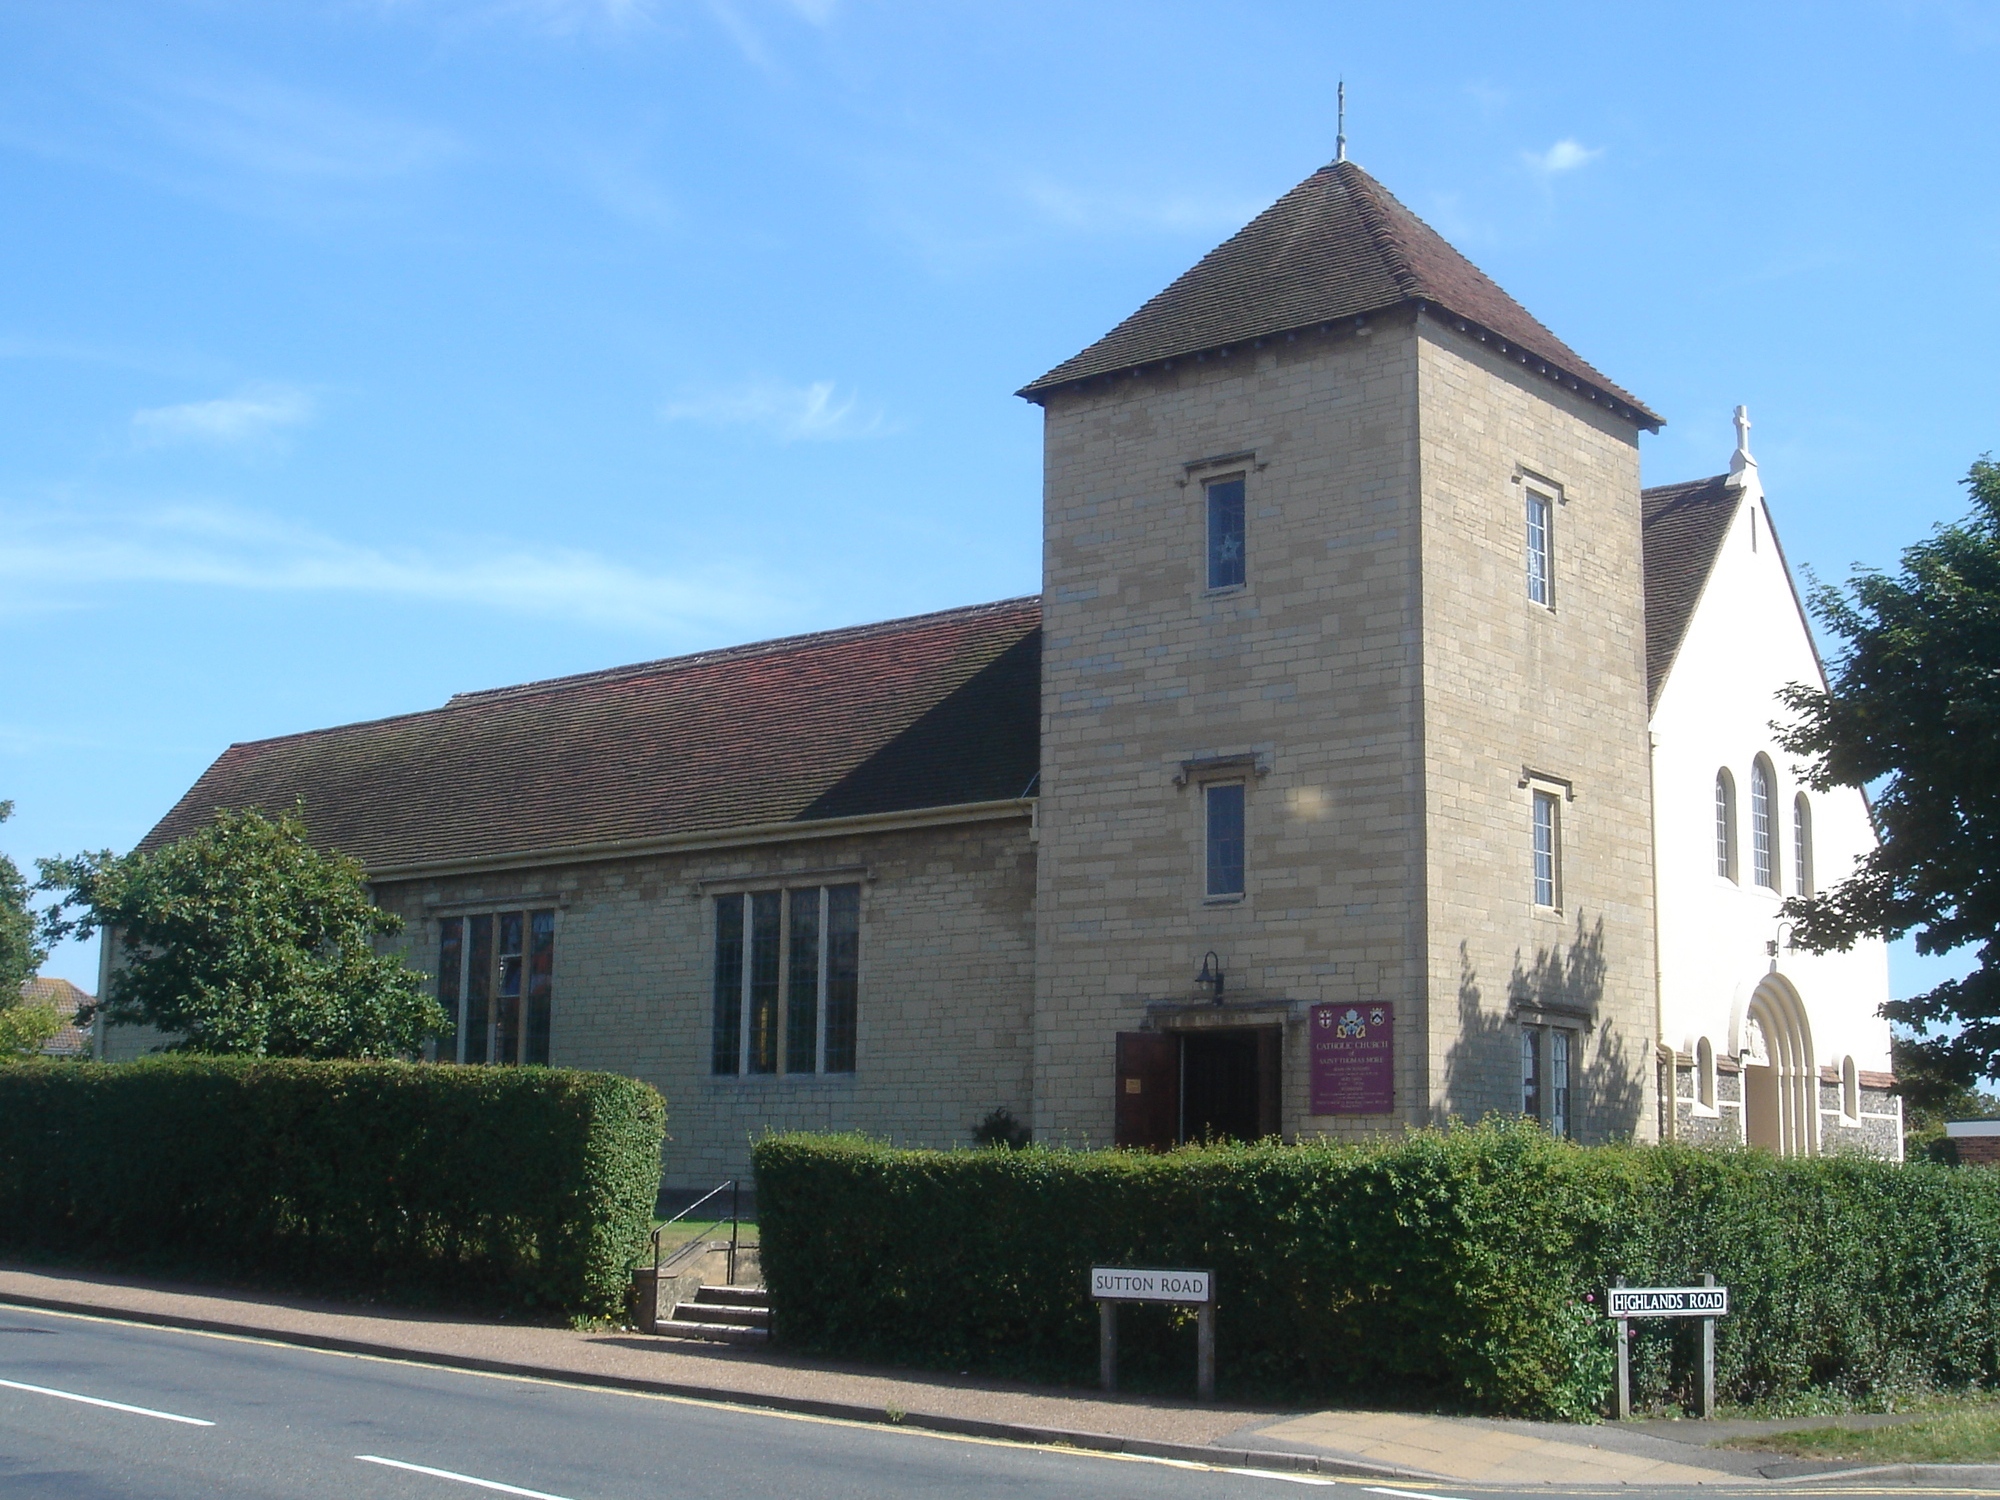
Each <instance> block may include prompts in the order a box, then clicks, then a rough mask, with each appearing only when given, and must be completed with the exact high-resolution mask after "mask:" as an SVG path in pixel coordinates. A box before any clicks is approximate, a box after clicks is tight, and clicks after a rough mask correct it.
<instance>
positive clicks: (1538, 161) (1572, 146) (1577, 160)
mask: <svg viewBox="0 0 2000 1500" xmlns="http://www.w3.org/2000/svg"><path fill="white" fill-rule="evenodd" d="M1602 155H1604V148H1603V147H1602V146H1586V145H1584V144H1583V143H1582V142H1580V141H1576V140H1572V139H1571V138H1570V137H1568V136H1565V137H1563V139H1561V140H1559V141H1557V142H1556V143H1555V144H1554V145H1553V146H1551V147H1549V149H1548V150H1546V151H1523V152H1522V153H1521V160H1522V161H1524V162H1526V163H1527V165H1528V167H1529V169H1530V170H1531V171H1535V172H1539V173H1540V174H1541V175H1542V176H1544V177H1554V176H1557V175H1558V174H1560V173H1563V172H1574V171H1575V170H1576V169H1577V168H1578V167H1587V166H1589V165H1590V164H1591V163H1592V162H1594V161H1596V160H1597V159H1598V158H1599V157H1600V156H1602Z"/></svg>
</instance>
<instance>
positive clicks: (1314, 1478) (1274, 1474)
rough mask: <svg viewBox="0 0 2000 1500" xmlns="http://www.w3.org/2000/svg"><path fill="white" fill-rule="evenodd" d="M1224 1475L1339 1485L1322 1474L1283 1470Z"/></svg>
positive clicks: (1248, 1470) (1195, 1466) (1234, 1472)
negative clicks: (1296, 1472) (1291, 1472)
mask: <svg viewBox="0 0 2000 1500" xmlns="http://www.w3.org/2000/svg"><path fill="white" fill-rule="evenodd" d="M1190 1467H1194V1468H1213V1467H1214V1466H1213V1465H1211V1464H1198V1465H1190ZM1221 1472H1222V1473H1224V1474H1241V1475H1242V1476H1243V1477H1244V1478H1245V1479H1282V1480H1283V1481H1284V1482H1285V1483H1286V1484H1319V1485H1329V1484H1339V1483H1340V1481H1339V1480H1338V1479H1328V1478H1327V1477H1326V1476H1325V1475H1324V1474H1288V1473H1286V1472H1285V1471H1284V1470H1283V1469H1223V1470H1222V1471H1221Z"/></svg>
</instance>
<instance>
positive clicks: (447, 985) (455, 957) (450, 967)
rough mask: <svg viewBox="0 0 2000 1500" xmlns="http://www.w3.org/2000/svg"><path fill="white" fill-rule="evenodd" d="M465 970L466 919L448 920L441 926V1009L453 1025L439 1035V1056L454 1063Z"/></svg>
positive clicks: (439, 942)
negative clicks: (459, 1003)
mask: <svg viewBox="0 0 2000 1500" xmlns="http://www.w3.org/2000/svg"><path fill="white" fill-rule="evenodd" d="M464 968H465V918H463V917H446V918H445V919H444V920H443V921H442V922H440V923H438V987H437V997H438V1009H440V1010H442V1011H443V1012H444V1013H445V1018H446V1020H447V1021H448V1022H449V1023H450V1024H449V1025H447V1026H446V1028H445V1030H444V1031H443V1032H442V1033H440V1034H439V1036H438V1039H437V1043H436V1047H437V1051H436V1054H435V1055H436V1057H437V1060H438V1061H439V1062H452V1061H455V1060H456V1059H457V1057H458V999H459V996H460V994H461V993H463V989H462V986H463V983H464V978H465V975H464V972H463V971H464Z"/></svg>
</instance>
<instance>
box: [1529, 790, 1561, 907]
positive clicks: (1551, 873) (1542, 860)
mask: <svg viewBox="0 0 2000 1500" xmlns="http://www.w3.org/2000/svg"><path fill="white" fill-rule="evenodd" d="M1535 905H1537V906H1560V905H1562V807H1561V804H1560V803H1559V802H1558V801H1557V799H1556V794H1555V793H1554V792H1536V793H1535Z"/></svg>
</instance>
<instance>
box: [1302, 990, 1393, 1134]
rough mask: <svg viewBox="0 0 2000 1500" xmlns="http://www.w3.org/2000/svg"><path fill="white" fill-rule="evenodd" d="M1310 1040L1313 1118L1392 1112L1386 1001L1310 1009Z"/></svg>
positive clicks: (1389, 1023)
mask: <svg viewBox="0 0 2000 1500" xmlns="http://www.w3.org/2000/svg"><path fill="white" fill-rule="evenodd" d="M1307 1031H1308V1034H1309V1035H1310V1037H1311V1043H1310V1051H1311V1057H1312V1104H1311V1106H1310V1107H1311V1111H1312V1113H1313V1114H1316V1115H1386V1114H1389V1113H1390V1112H1392V1111H1393V1110H1394V1109H1395V1107H1396V1050H1395V1033H1396V1007H1395V1006H1393V1005H1391V1004H1390V1003H1389V1002H1388V1001H1386V1000H1370V1001H1366V1002H1364V1003H1361V1004H1356V1005H1315V1006H1314V1007H1313V1008H1312V1024H1311V1026H1309V1027H1308V1028H1307Z"/></svg>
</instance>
